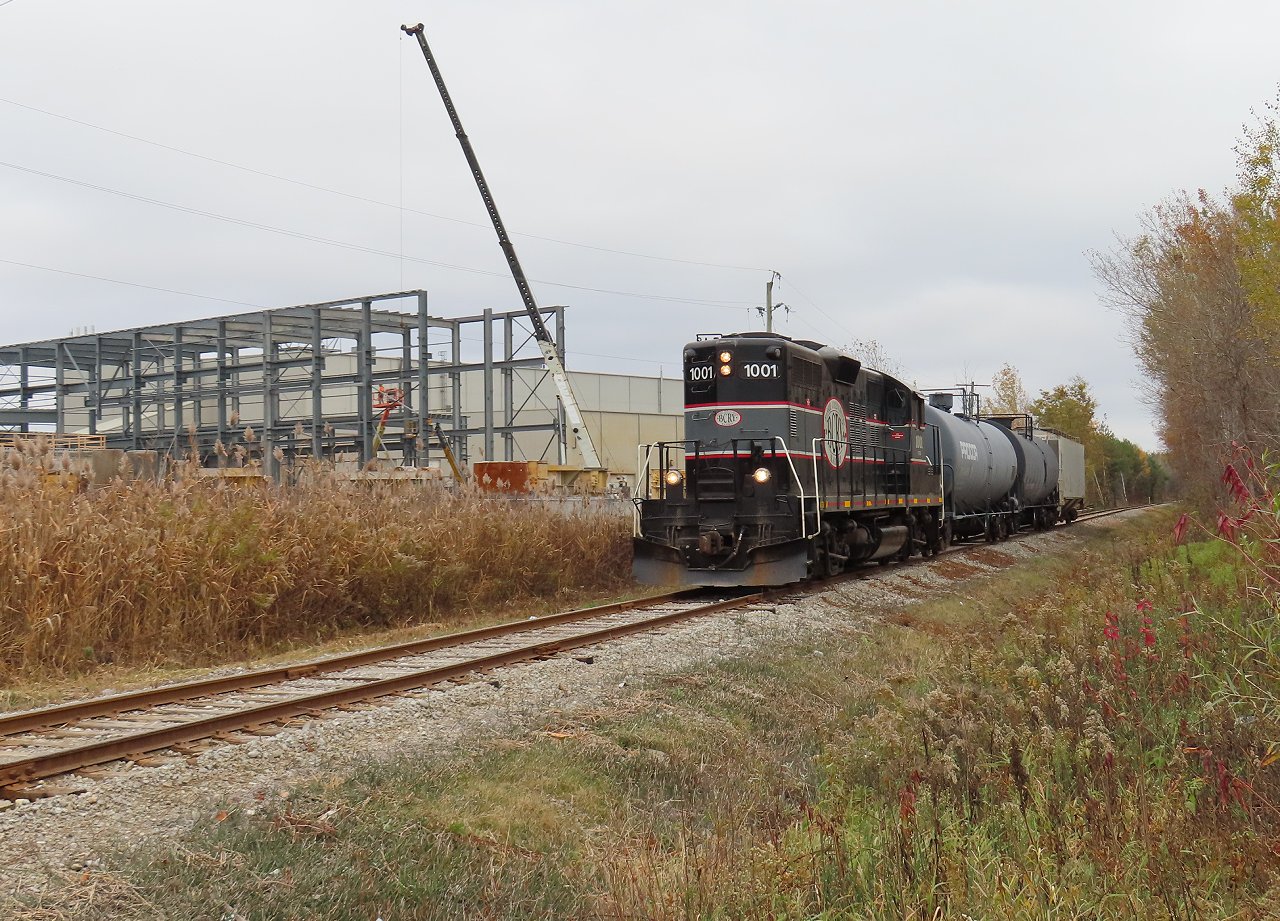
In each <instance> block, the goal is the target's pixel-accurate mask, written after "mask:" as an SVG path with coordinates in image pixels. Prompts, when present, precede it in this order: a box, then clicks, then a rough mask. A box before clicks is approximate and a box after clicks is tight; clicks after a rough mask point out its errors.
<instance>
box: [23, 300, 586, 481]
mask: <svg viewBox="0 0 1280 921" xmlns="http://www.w3.org/2000/svg"><path fill="white" fill-rule="evenodd" d="M405 301H409V302H412V303H413V304H414V309H413V310H412V311H411V312H410V311H405V310H403V309H394V308H393V307H390V306H389V305H393V304H396V303H397V302H399V303H403V302H405ZM375 305H377V307H376V308H375ZM564 311H565V308H564V307H563V306H554V307H546V308H542V309H541V313H542V315H543V316H544V317H545V318H547V319H548V320H554V322H555V330H556V342H557V343H558V346H557V348H558V349H559V351H560V355H561V360H562V361H563V358H564V338H565V323H564ZM528 324H529V318H528V316H527V314H526V313H525V311H523V310H515V311H510V312H495V311H493V310H485V311H484V312H483V313H481V314H478V315H475V316H465V317H453V318H449V317H437V316H431V315H430V314H429V313H428V311H427V292H426V291H422V290H415V291H400V292H395V293H390V294H376V295H367V296H364V297H357V298H351V299H349V300H340V301H328V302H325V303H319V304H305V305H301V306H296V307H282V308H277V309H270V310H262V311H257V312H251V313H238V314H230V315H226V316H220V317H211V318H208V319H201V320H190V321H185V322H179V323H170V324H163V325H153V326H143V327H136V328H133V329H125V330H118V331H114V332H86V333H79V334H73V335H70V336H66V337H64V338H60V339H48V340H44V341H41V342H27V343H22V344H17V345H9V346H0V430H9V431H16V432H38V431H56V432H58V433H63V434H69V433H76V432H83V433H88V434H98V435H102V436H104V438H105V440H106V445H107V447H114V448H123V449H127V450H156V451H159V452H161V453H162V454H168V455H171V456H179V455H185V454H187V453H188V452H190V451H192V450H194V451H196V452H198V454H199V456H200V457H201V459H202V460H204V461H205V462H206V463H212V462H213V461H212V458H213V457H214V456H215V453H216V448H217V445H218V444H219V443H221V444H222V445H223V446H227V445H230V444H232V443H234V442H237V441H239V443H240V444H241V448H242V449H244V448H246V447H247V448H248V449H249V451H250V453H251V454H253V455H254V456H257V457H260V458H261V460H262V462H263V464H264V466H265V468H266V469H267V470H268V471H269V472H270V473H271V474H272V475H273V476H276V477H279V475H280V459H281V458H283V460H284V463H285V464H286V465H290V466H291V465H292V464H293V462H294V460H295V459H297V458H300V457H305V456H325V457H336V456H337V455H338V453H339V452H342V453H345V454H348V455H353V456H354V459H356V460H358V461H359V462H360V463H361V464H363V463H366V462H367V461H369V460H370V459H371V458H372V457H373V453H374V452H373V445H374V437H375V432H376V429H377V425H378V417H379V413H378V411H377V410H376V409H375V407H374V403H375V402H376V400H377V393H378V388H379V387H380V386H383V387H396V388H399V389H401V390H402V391H403V392H404V394H405V395H406V396H407V399H406V400H405V401H404V404H403V406H402V407H400V408H399V410H398V411H397V412H396V413H395V414H394V415H393V416H392V417H391V418H389V419H388V420H387V427H386V431H385V433H384V434H383V436H382V443H383V445H384V446H385V448H386V449H387V450H389V451H390V452H393V453H395V452H399V453H400V454H401V457H402V459H403V461H404V462H405V463H408V464H413V463H420V464H421V465H426V464H427V463H428V462H429V460H430V448H431V443H430V440H429V439H426V438H420V437H419V433H423V432H427V430H428V420H429V419H436V420H438V421H439V422H440V423H441V427H442V429H443V430H444V432H445V436H446V438H448V439H449V440H450V442H451V446H452V448H453V450H454V451H455V452H456V453H457V454H458V455H459V456H461V457H463V458H464V459H465V456H466V452H467V439H468V436H471V435H479V436H483V444H484V456H485V457H486V458H494V459H496V455H495V453H494V449H495V441H496V439H497V438H498V437H499V436H501V437H502V439H503V452H502V453H503V455H504V457H505V459H506V460H512V459H514V457H513V453H514V440H515V435H516V433H518V432H531V431H545V432H548V433H549V434H550V440H551V441H555V442H557V443H558V447H557V453H558V457H559V459H563V457H564V453H565V438H564V421H563V419H562V418H561V410H560V409H559V407H558V406H556V407H546V409H547V410H548V411H547V412H545V413H539V414H538V415H537V416H536V417H534V418H530V417H531V416H533V412H534V409H537V407H528V406H515V405H514V400H513V397H514V375H515V372H516V370H517V369H521V368H529V369H537V368H540V367H542V365H543V358H542V355H541V354H540V353H538V352H537V350H536V348H528V347H529V346H530V345H531V344H532V345H534V346H536V343H534V342H533V337H532V333H531V331H530V330H529V329H528ZM499 326H500V327H501V333H502V342H501V347H500V350H499V349H496V348H495V332H496V327H499ZM435 330H443V331H445V334H446V335H444V336H442V337H440V339H441V340H442V341H432V335H433V331H435ZM477 330H478V332H479V336H478V337H476V336H474V335H469V333H471V332H473V331H477ZM517 337H519V338H517ZM476 338H479V339H480V341H481V352H482V357H481V359H480V360H479V361H465V360H464V356H463V343H464V340H466V341H467V342H468V343H471V342H473V341H474V339H476ZM378 339H381V340H382V341H383V342H391V343H392V345H391V346H390V347H384V348H382V349H379V348H378V347H377V345H376V344H375V340H378ZM334 340H337V341H338V343H341V342H344V341H346V342H354V350H353V351H352V352H343V351H341V350H340V348H339V347H338V346H337V345H335V344H331V343H333V341H334ZM441 349H442V350H443V352H440V351H437V356H439V357H436V358H433V357H432V350H441ZM337 356H353V357H352V358H345V357H344V358H343V359H342V360H341V361H336V360H334V359H335V358H336V357H337ZM498 356H500V357H498ZM327 366H331V367H327ZM495 372H497V373H496V374H495ZM465 373H479V374H481V375H482V378H483V385H482V394H483V409H482V412H481V419H480V422H479V424H478V425H474V424H472V421H471V419H470V418H469V417H468V416H467V415H464V413H463V411H462V406H461V402H462V380H463V377H462V376H463V374H465ZM495 383H498V384H499V385H500V386H501V390H502V396H501V401H500V403H499V401H498V400H497V399H495ZM424 395H425V396H426V399H423V396H424ZM326 402H327V403H329V404H330V408H329V409H328V410H326V405H325V404H326ZM528 402H529V401H527V400H526V404H527V403H528ZM335 403H341V404H342V406H341V407H339V408H338V409H337V410H335V409H334V408H333V405H334V404H335ZM348 403H350V404H352V405H350V406H348V405H347V404H348ZM242 408H246V409H248V410H250V411H249V412H245V413H242V412H241V410H242ZM522 415H523V416H524V419H522ZM246 420H250V421H249V424H250V425H252V427H253V428H254V431H255V438H254V440H253V441H252V442H250V443H248V444H247V445H246V444H245V443H244V441H243V440H242V429H243V427H244V426H245V423H246Z"/></svg>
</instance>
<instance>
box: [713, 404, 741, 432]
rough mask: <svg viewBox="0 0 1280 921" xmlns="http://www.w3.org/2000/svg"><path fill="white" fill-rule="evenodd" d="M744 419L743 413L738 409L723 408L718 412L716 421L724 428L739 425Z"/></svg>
mask: <svg viewBox="0 0 1280 921" xmlns="http://www.w3.org/2000/svg"><path fill="white" fill-rule="evenodd" d="M741 421H742V413H740V412H738V411H737V410H736V409H722V410H720V412H718V413H716V417H715V423H716V425H719V426H721V427H723V428H729V427H730V426H733V425H737V424H738V423H739V422H741Z"/></svg>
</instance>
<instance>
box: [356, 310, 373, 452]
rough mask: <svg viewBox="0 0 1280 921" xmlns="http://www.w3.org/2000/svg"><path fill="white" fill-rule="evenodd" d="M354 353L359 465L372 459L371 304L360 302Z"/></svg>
mask: <svg viewBox="0 0 1280 921" xmlns="http://www.w3.org/2000/svg"><path fill="white" fill-rule="evenodd" d="M356 352H357V354H358V356H359V357H358V361H359V363H360V367H359V369H358V373H359V375H360V386H359V388H358V391H357V399H358V400H359V401H360V406H359V414H358V415H359V417H360V435H359V442H360V463H361V464H367V463H368V462H369V461H370V460H371V459H372V458H373V302H372V301H369V300H363V301H361V302H360V334H359V339H358V341H357V348H356Z"/></svg>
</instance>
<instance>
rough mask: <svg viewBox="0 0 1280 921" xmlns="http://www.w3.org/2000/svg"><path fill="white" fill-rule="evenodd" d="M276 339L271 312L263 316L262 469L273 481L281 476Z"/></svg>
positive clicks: (266, 312) (264, 313)
mask: <svg viewBox="0 0 1280 921" xmlns="http://www.w3.org/2000/svg"><path fill="white" fill-rule="evenodd" d="M275 352H276V343H275V337H274V336H273V335H272V334H271V311H269V310H268V311H264V312H263V314H262V436H261V438H260V439H259V440H260V441H261V443H262V469H263V470H264V471H265V472H266V473H267V475H268V476H270V477H271V478H272V479H273V480H274V479H278V478H279V476H280V465H279V464H278V463H277V462H276V458H275V446H276V435H275V427H276V412H277V410H278V407H277V405H276V380H275V375H276V369H275V357H276V355H275Z"/></svg>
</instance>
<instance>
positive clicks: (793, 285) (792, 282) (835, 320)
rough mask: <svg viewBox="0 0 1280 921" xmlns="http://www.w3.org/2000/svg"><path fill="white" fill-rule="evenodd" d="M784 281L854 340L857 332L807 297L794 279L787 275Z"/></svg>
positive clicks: (780, 276)
mask: <svg viewBox="0 0 1280 921" xmlns="http://www.w3.org/2000/svg"><path fill="white" fill-rule="evenodd" d="M778 277H779V278H782V277H783V276H782V275H779V276H778ZM786 281H787V284H789V285H791V288H792V290H793V291H795V293H796V294H798V295H800V296H801V297H802V298H804V299H805V300H806V301H807V302H808V303H809V306H810V307H812V308H813V309H814V310H816V311H818V313H820V314H822V315H823V316H824V317H826V318H827V319H828V320H830V321H831V322H832V323H834V324H835V325H836V326H838V327H840V328H841V329H843V330H844V331H845V332H846V333H848V334H849V337H850V338H851V339H855V340H856V339H857V338H858V334H857V333H855V332H854V331H853V330H851V329H850V328H849V327H847V326H845V325H844V324H843V323H841V322H840V321H839V320H837V319H836V318H835V317H833V316H832V315H831V314H829V313H827V312H826V311H825V310H823V309H822V308H821V307H819V306H818V304H817V302H816V301H815V300H814V299H813V298H811V297H809V295H807V294H805V293H804V292H803V291H801V290H800V289H799V288H798V287H796V283H795V282H794V281H792V280H791V278H790V277H789V276H788V277H787V279H786ZM808 325H809V326H810V327H812V328H814V329H816V328H817V327H814V326H813V324H812V323H810V324H808Z"/></svg>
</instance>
